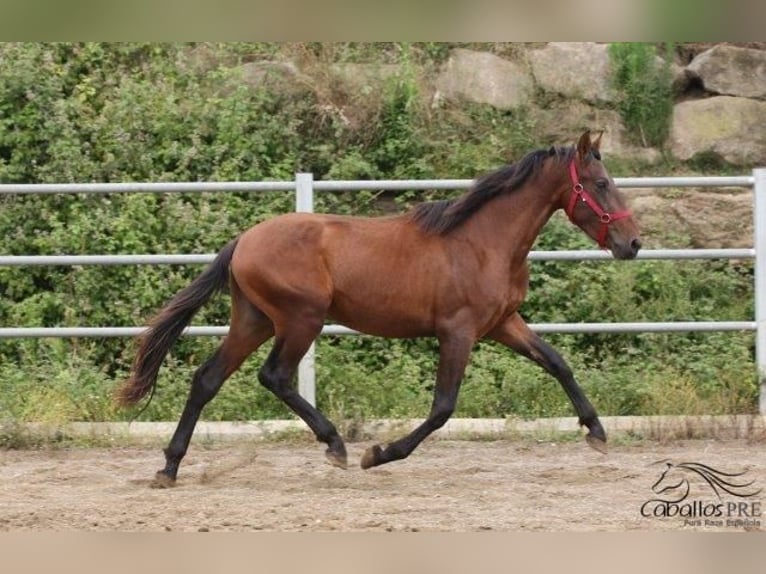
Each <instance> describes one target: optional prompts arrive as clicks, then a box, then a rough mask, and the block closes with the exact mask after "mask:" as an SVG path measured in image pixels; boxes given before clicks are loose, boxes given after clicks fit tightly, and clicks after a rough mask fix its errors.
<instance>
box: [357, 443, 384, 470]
mask: <svg viewBox="0 0 766 574" xmlns="http://www.w3.org/2000/svg"><path fill="white" fill-rule="evenodd" d="M382 453H383V449H382V448H380V445H379V444H376V445H374V446H371V447H370V448H368V449H367V450H366V451H364V455H362V461H361V463H360V465H361V467H362V468H363V469H368V468H371V467H373V466H377V465H379V464H380V455H381V454H382Z"/></svg>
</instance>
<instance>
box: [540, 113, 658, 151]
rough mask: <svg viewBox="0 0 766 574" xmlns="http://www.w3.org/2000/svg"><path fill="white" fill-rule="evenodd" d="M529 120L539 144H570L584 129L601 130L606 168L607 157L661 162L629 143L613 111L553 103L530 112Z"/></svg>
mask: <svg viewBox="0 0 766 574" xmlns="http://www.w3.org/2000/svg"><path fill="white" fill-rule="evenodd" d="M530 117H531V119H532V122H533V125H534V131H535V133H536V134H537V137H538V139H539V140H540V143H543V144H562V145H563V144H567V143H572V144H574V143H576V142H575V138H576V137H578V136H579V135H580V134H581V133H582V132H583V131H584V130H586V129H589V130H592V131H594V132H596V131H599V130H603V131H604V136H603V139H602V140H601V151H603V152H604V159H605V161H606V162H607V165H608V163H609V158H610V157H621V158H630V159H640V160H641V161H646V162H655V161H658V160H659V159H660V158H661V155H660V152H659V151H657V150H656V149H654V148H642V147H638V146H635V145H633V144H631V143H630V139H629V137H628V133H627V130H626V129H625V125H624V124H623V121H622V118H621V117H620V114H619V113H617V112H615V111H614V110H607V109H601V108H598V107H595V106H591V105H588V104H586V103H584V102H571V101H565V102H560V103H553V104H552V105H550V106H549V107H547V108H545V109H540V108H534V109H532V110H531V111H530ZM570 140H571V141H570Z"/></svg>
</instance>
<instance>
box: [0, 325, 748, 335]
mask: <svg viewBox="0 0 766 574" xmlns="http://www.w3.org/2000/svg"><path fill="white" fill-rule="evenodd" d="M529 327H530V328H531V329H532V330H533V331H535V332H537V333H541V334H545V333H569V334H575V333H681V332H710V331H754V330H755V327H756V324H755V321H676V322H673V323H665V322H633V323H530V324H529ZM144 331H146V327H10V328H0V339H13V338H27V339H42V338H46V337H60V338H68V337H93V338H110V337H137V336H138V335H141V334H142V333H143V332H144ZM228 332H229V327H228V326H222V327H216V326H207V325H206V326H198V327H187V328H186V329H185V330H184V331H183V335H185V336H200V337H222V336H225V335H226V334H227V333H228ZM322 335H363V333H360V332H359V331H354V330H353V329H349V328H348V327H343V326H341V325H326V326H325V327H324V328H323V329H322Z"/></svg>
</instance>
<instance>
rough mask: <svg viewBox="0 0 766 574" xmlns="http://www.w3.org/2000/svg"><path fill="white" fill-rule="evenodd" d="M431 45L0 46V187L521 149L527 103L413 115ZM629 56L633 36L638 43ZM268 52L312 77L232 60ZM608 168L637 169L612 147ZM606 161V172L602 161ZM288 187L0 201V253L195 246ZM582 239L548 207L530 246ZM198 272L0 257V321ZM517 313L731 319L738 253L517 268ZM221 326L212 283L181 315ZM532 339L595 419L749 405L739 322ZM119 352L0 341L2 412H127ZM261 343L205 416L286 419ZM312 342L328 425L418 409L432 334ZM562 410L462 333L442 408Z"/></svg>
mask: <svg viewBox="0 0 766 574" xmlns="http://www.w3.org/2000/svg"><path fill="white" fill-rule="evenodd" d="M447 48H448V47H446V46H444V45H440V44H381V45H369V44H329V45H326V44H295V45H274V44H222V45H217V44H204V45H197V44H183V45H180V44H161V45H156V44H3V45H0V182H3V183H11V182H21V183H43V182H62V181H71V182H89V181H106V182H109V181H196V180H204V181H214V180H219V181H221V180H265V179H279V180H284V179H292V178H293V176H294V173H295V172H297V171H309V172H312V173H313V174H314V176H315V178H316V179H330V178H334V179H345V178H405V177H408V178H418V177H424V178H425V177H427V178H432V177H433V178H439V177H444V178H461V177H474V176H476V175H477V174H479V173H481V172H483V171H486V170H489V169H493V168H495V167H497V166H499V165H501V164H502V163H505V162H507V161H508V160H510V159H513V158H518V157H519V156H520V155H521V154H522V153H524V152H526V151H529V150H531V149H534V148H535V147H537V146H538V145H539V142H538V141H537V140H536V139H535V135H534V129H533V125H532V122H531V121H530V120H529V118H528V116H527V114H526V112H525V111H524V110H519V111H514V112H501V111H497V110H493V109H489V108H487V107H483V106H476V105H473V106H468V105H466V106H460V107H456V106H451V105H442V106H440V107H436V108H433V107H431V106H430V103H429V102H427V101H425V100H426V98H424V97H423V93H422V86H421V85H420V83H419V79H418V77H417V75H416V74H415V73H414V71H413V70H414V69H415V67H416V66H417V67H420V68H421V69H426V70H428V69H429V66H434V65H435V62H441V61H443V60H444V59H445V57H446V55H447V54H448V49H447ZM503 49H505V50H511V48H509V47H507V46H506V47H505V48H503ZM621 49H623V50H628V48H627V47H623V48H621ZM615 50H616V51H619V49H615ZM630 50H632V51H633V52H631V53H633V54H636V53H638V52H637V50H638V48H636V47H632V48H630ZM281 56H289V57H290V58H292V59H294V60H297V61H300V63H301V68H302V69H304V70H309V71H311V70H313V71H314V72H317V73H313V74H312V75H311V77H312V78H313V80H312V81H313V83H311V84H310V85H306V84H305V82H304V84H303V89H298V90H279V89H269V88H268V83H266V84H264V85H263V87H257V86H255V85H254V84H253V80H252V76H249V75H248V74H250V73H252V70H250V71H249V72H248V68H247V67H246V66H245V65H246V64H250V63H252V62H257V61H262V60H268V59H275V60H277V59H279V57H281ZM620 57H622V56H620ZM645 57H648V56H646V55H643V56H642V55H640V54H639V56H632V58H635V59H630V58H628V59H626V60H625V61H626V62H633V63H630V64H626V68H625V70H626V71H625V72H624V74H623V76H624V78H625V81H626V83H625V84H624V86H625V88H624V89H625V93H626V102H627V101H628V99H630V98H628V94H631V98H633V97H635V98H637V99H636V100H635V101H638V102H639V104H635V103H632V104H630V106H635V105H638V108H637V109H638V111H631V112H629V114H628V116H626V121H628V120H627V118H628V117H635V118H636V119H635V121H636V122H637V123H635V124H631V125H633V126H635V127H636V129H638V130H639V132H640V133H643V134H644V137H645V138H647V141H649V142H654V141H655V139H654V138H655V137H661V136H660V135H659V134H661V133H662V132H661V130H660V131H656V130H659V128H657V127H650V124H651V126H655V123H653V122H655V120H656V121H657V125H659V120H658V119H657V118H659V113H660V111H658V109H657V107H656V106H655V105H654V103H651V104H649V103H647V102H656V101H657V100H653V99H648V100H642V99H641V98H643V97H644V96H640V94H641V93H643V92H641V91H640V90H643V89H644V88H639V87H638V86H639V84H638V83H637V78H638V77H639V76H642V75H643V76H646V74H645V73H644V71H642V70H645V68H642V67H641V66H642V65H643V64H641V62H643V60H642V59H641V58H645ZM626 58H627V56H626ZM339 62H340V63H343V62H375V63H379V64H399V67H398V69H399V70H400V71H399V72H398V73H396V74H393V75H391V76H390V77H389V78H388V80H387V81H386V84H385V89H383V90H378V91H374V92H365V93H354V92H353V91H352V90H348V89H346V88H344V87H343V86H341V85H340V84H339V83H338V82H337V81H334V80H333V79H332V78H330V77H329V76H328V75H327V73H324V75H323V74H322V73H321V70H326V69H327V68H328V66H329V65H330V64H333V63H339ZM243 66H245V67H243ZM623 76H620V77H623ZM621 81H622V80H621ZM657 89H658V90H659V88H657ZM630 90H636V91H635V92H631V91H630ZM646 90H647V93H650V94H654V93H660V92H653V91H652V90H651V89H649V88H646ZM662 93H664V92H662ZM647 97H648V96H647ZM662 97H665V96H662ZM631 101H633V100H632V99H631ZM641 102H643V103H641ZM625 106H626V107H625V109H626V110H628V109H633V108H631V107H630V106H628V104H627V103H626V104H625ZM641 106H645V107H646V108H647V109H645V110H644V111H641V109H642V108H641ZM625 113H628V112H625ZM662 113H664V112H662ZM631 114H632V116H631ZM642 114H645V115H642ZM647 114H648V115H647ZM631 121H632V120H631ZM636 165H638V164H636ZM666 167H667V166H662V169H665V168H666ZM620 169H623V170H625V172H626V174H630V175H636V174H637V173H640V172H638V171H635V169H637V168H636V167H635V166H631V165H627V164H625V163H624V162H622V163H621V166H620ZM612 173H613V175H623V173H620V171H615V169H614V168H613V169H612ZM647 175H649V174H647ZM655 175H658V174H655ZM450 195H451V194H450V193H447V192H437V191H434V192H429V193H415V192H403V193H398V194H381V193H379V192H375V191H374V190H370V191H368V192H362V193H326V194H325V193H323V194H319V195H318V196H317V201H316V210H317V211H327V212H329V211H332V212H339V213H358V214H378V213H382V212H388V211H391V210H404V209H407V208H408V207H409V206H411V205H412V204H413V203H414V202H417V201H422V200H424V199H429V198H441V197H447V196H450ZM293 202H294V198H293V197H292V196H291V195H290V194H285V193H276V192H275V193H259V194H245V193H206V194H167V195H149V194H125V195H109V196H87V197H85V196H70V195H51V196H24V195H15V196H14V195H9V196H3V197H2V198H0V252H2V253H4V254H58V253H62V254H64V253H65V254H79V253H84V254H87V253H93V254H95V253H210V252H215V251H218V250H219V249H220V247H221V246H223V245H224V244H225V243H226V242H227V241H228V240H229V239H230V238H231V237H233V236H234V235H235V234H236V233H238V232H239V231H241V230H242V229H245V228H247V227H249V226H251V225H253V224H254V223H256V222H258V221H261V220H263V219H266V218H268V217H270V216H272V215H273V214H277V213H284V212H287V211H291V210H292V209H293ZM655 239H657V240H662V239H663V238H655ZM675 245H678V243H675ZM583 246H588V247H590V246H591V244H590V242H589V240H587V238H585V237H583V236H582V235H581V234H580V233H579V232H578V231H577V230H575V229H573V228H572V226H571V225H570V224H569V223H568V222H566V221H565V219H564V218H559V217H558V216H557V217H555V218H554V220H553V221H551V223H550V224H549V225H548V226H547V227H546V229H545V231H544V233H543V235H542V236H541V237H540V239H539V241H538V247H539V248H542V249H553V248H558V249H576V248H579V247H583ZM199 271H200V267H199V266H194V265H190V266H125V267H122V266H115V267H97V266H93V267H90V266H86V267H64V266H61V267H53V266H51V267H0V293H2V296H1V297H0V323H1V324H2V325H4V326H74V325H91V326H102V325H120V326H132V325H142V324H143V323H144V322H145V320H146V319H147V318H148V317H150V316H151V315H152V314H153V313H154V312H155V311H156V310H157V309H158V308H159V307H161V306H162V305H163V304H164V303H165V302H166V301H167V299H168V298H169V297H170V296H171V295H172V294H173V293H175V292H176V291H177V290H179V289H180V288H182V287H183V286H185V285H187V284H188V283H189V282H190V281H191V280H192V278H193V277H194V276H196V274H197V273H199ZM523 314H524V315H525V316H526V317H527V319H528V320H529V321H530V322H544V321H609V320H615V321H618V320H625V321H632V320H634V321H641V320H671V319H677V320H694V319H711V320H712V319H727V320H746V319H748V318H750V317H752V267H751V265H750V264H749V263H742V262H732V263H729V262H719V261H713V262H673V263H670V262H639V263H629V264H625V263H616V262H610V263H605V264H604V263H600V264H596V263H593V264H590V263H582V264H575V265H573V264H568V263H555V262H540V263H533V264H532V279H531V286H530V293H529V297H528V300H527V302H526V303H525V305H524V307H523ZM227 320H228V299H227V298H226V297H221V298H219V299H217V300H215V301H214V302H212V303H211V304H210V305H209V306H208V307H206V308H204V309H203V310H202V311H201V313H200V314H199V315H198V317H197V318H196V319H195V324H225V323H226V322H227ZM547 339H548V340H549V341H550V342H551V343H553V344H554V345H555V346H556V347H557V348H558V349H559V350H560V351H561V352H562V354H563V355H564V356H565V357H566V358H567V359H568V361H569V362H570V363H571V366H572V368H573V369H574V371H575V373H576V375H577V377H578V379H579V380H580V381H581V383H582V385H583V386H584V387H585V389H586V392H587V393H588V395H589V396H590V398H591V399H592V401H593V402H594V404H595V405H596V406H597V408H598V409H599V411H600V412H601V413H603V414H604V415H628V414H675V413H687V414H698V413H710V414H716V413H747V412H753V411H754V410H755V409H756V393H757V387H756V384H755V377H754V372H753V371H754V367H753V356H752V355H753V353H752V336H750V335H747V334H731V333H712V334H640V335H578V336H573V335H558V336H549V337H547ZM216 344H217V341H216V340H214V339H211V338H184V339H182V340H181V341H179V343H178V345H177V346H176V347H175V348H174V350H173V352H172V354H171V356H170V357H169V358H168V360H167V362H166V365H167V367H166V368H165V369H163V370H162V371H161V375H160V382H159V386H158V391H157V395H156V396H155V398H154V400H153V402H152V403H151V405H150V406H149V408H148V409H147V410H146V411H145V412H144V413H143V414H142V415H141V419H144V420H173V419H176V418H177V417H178V415H179V413H180V410H181V408H182V405H183V402H184V400H185V398H186V393H187V389H188V385H189V380H190V378H191V375H192V373H193V371H194V369H195V368H196V367H197V366H198V365H199V364H200V363H201V361H202V360H204V358H205V357H206V356H207V355H208V354H209V353H211V352H212V350H213V349H214V348H215V346H216ZM133 350H134V347H133V342H132V341H129V340H127V339H103V340H98V339H72V340H63V339H40V340H29V339H26V340H19V339H16V340H0V429H2V428H12V427H13V425H14V424H16V423H17V422H23V421H41V422H51V423H57V422H65V421H73V420H86V421H101V420H125V419H129V418H130V417H131V416H133V415H134V414H135V413H133V412H129V411H119V410H117V409H116V408H115V407H114V405H113V404H112V403H111V391H112V389H113V387H114V386H115V385H116V384H117V382H118V381H119V380H120V379H121V378H122V377H124V376H125V375H126V373H127V370H128V368H129V366H130V362H131V360H132V356H133ZM266 352H267V349H262V350H261V351H259V352H258V353H257V355H256V356H254V357H253V358H251V359H250V360H249V361H248V362H247V363H246V364H245V365H244V366H243V368H242V369H241V370H240V371H239V372H238V373H236V374H235V375H234V376H233V377H232V380H231V381H230V382H228V383H227V384H226V385H225V386H224V388H223V390H222V391H221V393H220V394H219V396H218V397H217V398H216V400H214V401H213V402H212V403H211V404H210V405H209V407H208V409H207V410H206V411H205V414H204V416H205V418H207V419H209V420H221V419H226V420H248V419H262V418H283V417H286V416H288V411H287V410H286V408H285V407H284V406H283V405H282V404H281V403H279V402H278V401H277V400H276V399H274V398H273V397H272V396H271V395H270V394H269V393H268V392H267V391H265V390H264V389H263V388H261V387H260V386H259V385H258V384H257V378H256V373H257V370H258V368H259V366H260V364H261V362H262V361H263V359H264V357H265V354H266ZM318 356H319V359H318V366H317V368H318V391H317V392H318V402H319V406H320V407H321V408H322V409H323V410H325V411H326V412H327V413H328V414H329V415H330V417H331V418H334V419H335V420H338V421H340V420H345V421H356V420H363V419H368V418H374V417H411V416H422V415H424V414H425V413H426V412H427V409H428V407H429V405H430V400H431V397H430V395H431V390H430V389H431V388H432V384H433V374H434V367H435V360H436V355H435V343H434V342H433V341H431V340H417V341H409V340H407V341H389V340H382V339H376V338H371V337H360V338H355V337H346V338H344V337H337V338H330V337H327V338H322V339H321V340H320V342H319V343H318ZM571 413H572V410H571V406H570V405H569V403H568V402H567V399H566V397H565V395H564V393H563V391H562V390H561V389H560V388H559V386H558V384H557V383H556V381H555V380H554V379H552V378H551V377H550V376H548V375H546V374H545V373H543V372H542V371H541V370H539V369H538V368H537V367H536V366H535V365H533V364H531V363H529V362H527V361H525V360H524V359H521V358H519V357H517V356H515V355H514V354H512V353H511V352H510V351H508V350H506V349H502V348H500V347H498V346H496V345H492V344H487V343H481V344H480V345H478V346H477V349H476V351H475V353H474V355H473V359H472V362H471V364H470V366H469V369H468V373H467V376H466V380H465V383H464V385H463V388H462V393H461V399H460V402H459V410H458V412H457V413H456V415H457V416H467V417H503V416H509V415H516V416H521V417H538V416H559V415H570V414H571ZM0 434H2V433H0ZM2 444H3V443H1V442H0V445H2Z"/></svg>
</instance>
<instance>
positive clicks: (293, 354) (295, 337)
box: [258, 317, 347, 469]
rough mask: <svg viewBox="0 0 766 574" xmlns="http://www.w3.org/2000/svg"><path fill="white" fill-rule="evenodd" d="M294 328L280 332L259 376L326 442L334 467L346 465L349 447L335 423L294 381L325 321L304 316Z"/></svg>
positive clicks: (330, 461) (262, 382)
mask: <svg viewBox="0 0 766 574" xmlns="http://www.w3.org/2000/svg"><path fill="white" fill-rule="evenodd" d="M290 324H291V327H290V329H289V330H286V331H285V332H283V333H279V332H278V333H277V335H276V338H275V340H274V348H273V349H272V350H271V353H269V356H268V358H267V359H266V362H265V363H264V364H263V367H262V368H261V370H260V372H259V373H258V379H259V381H260V382H261V384H262V385H263V386H264V387H266V388H267V389H269V390H270V391H271V392H272V393H274V394H275V395H276V396H277V397H278V398H279V399H281V400H282V401H283V402H284V403H285V404H286V405H287V406H288V407H290V409H291V410H292V411H293V412H294V413H295V414H297V415H298V416H299V417H301V418H302V419H303V420H304V422H305V423H306V424H307V425H308V426H309V428H311V430H312V431H313V432H314V434H315V435H316V437H317V440H319V441H322V442H324V443H325V444H327V450H326V451H325V453H326V455H327V460H328V462H329V463H330V464H332V465H333V466H337V467H339V468H344V469H345V468H346V467H347V455H346V446H345V445H344V444H343V439H342V438H341V437H340V435H339V434H338V431H337V430H336V428H335V426H334V425H333V424H332V423H331V422H330V421H329V420H327V418H326V417H325V416H324V415H323V414H322V413H321V412H319V411H318V410H317V409H316V408H315V407H313V406H312V405H311V403H309V402H308V401H306V399H304V398H303V397H302V396H300V394H298V391H297V390H296V389H295V388H294V386H293V385H292V384H291V382H292V378H293V375H294V374H295V371H296V369H297V367H298V363H299V362H300V360H301V359H302V358H303V355H305V354H306V351H308V349H309V347H310V346H311V343H312V342H313V341H314V339H315V338H316V337H317V336H318V335H319V333H320V331H321V330H322V321H321V320H320V321H310V320H307V319H306V318H305V317H302V318H301V319H300V320H296V321H294V322H291V323H290Z"/></svg>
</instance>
